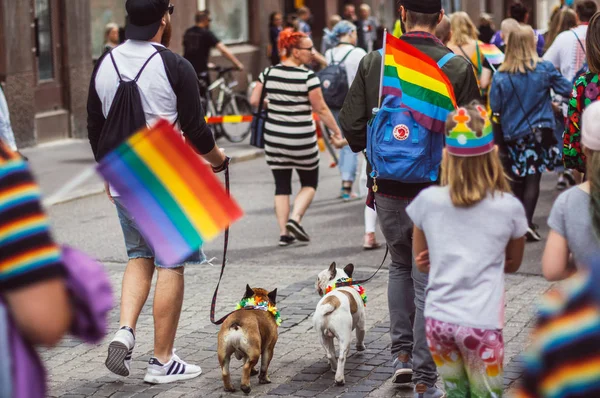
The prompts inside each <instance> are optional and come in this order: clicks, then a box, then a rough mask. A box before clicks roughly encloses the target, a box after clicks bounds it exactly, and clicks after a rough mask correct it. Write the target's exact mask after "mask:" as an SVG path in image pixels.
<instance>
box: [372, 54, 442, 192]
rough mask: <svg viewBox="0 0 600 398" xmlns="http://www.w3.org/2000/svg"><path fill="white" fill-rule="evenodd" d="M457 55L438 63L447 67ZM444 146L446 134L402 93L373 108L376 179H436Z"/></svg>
mask: <svg viewBox="0 0 600 398" xmlns="http://www.w3.org/2000/svg"><path fill="white" fill-rule="evenodd" d="M453 57H454V54H452V53H449V54H448V55H446V56H445V57H443V58H442V59H441V60H440V61H439V62H438V66H439V67H440V68H441V67H443V66H444V65H445V64H446V63H447V62H448V61H449V60H450V59H452V58H453ZM382 62H383V61H382ZM443 148H444V135H443V134H440V133H438V132H431V131H429V130H428V129H427V128H425V127H423V126H422V125H420V124H419V123H418V122H417V121H416V120H415V118H414V117H413V115H412V111H411V110H410V109H408V108H407V107H405V106H404V104H403V103H402V98H401V97H395V96H389V95H388V96H386V97H385V99H384V100H383V103H382V105H381V108H379V109H377V108H376V109H373V117H372V118H371V120H370V121H369V123H368V125H367V159H368V160H369V163H370V164H371V167H372V170H373V171H372V172H371V177H372V178H373V179H377V178H381V179H383V180H393V181H400V182H403V183H413V184H414V183H426V182H435V181H437V180H438V177H439V169H440V166H441V163H442V150H443ZM375 186H376V184H375Z"/></svg>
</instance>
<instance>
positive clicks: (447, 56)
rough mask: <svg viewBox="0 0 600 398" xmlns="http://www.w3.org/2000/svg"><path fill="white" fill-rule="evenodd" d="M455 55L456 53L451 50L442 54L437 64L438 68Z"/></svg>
mask: <svg viewBox="0 0 600 398" xmlns="http://www.w3.org/2000/svg"><path fill="white" fill-rule="evenodd" d="M455 56H456V54H454V53H453V52H449V53H448V54H446V55H444V56H443V57H442V58H441V59H440V60H439V61H438V62H437V64H438V66H439V67H440V69H442V68H443V67H444V66H445V65H446V64H447V63H448V61H450V60H451V59H452V58H454V57H455Z"/></svg>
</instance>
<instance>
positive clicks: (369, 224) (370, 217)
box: [365, 206, 377, 234]
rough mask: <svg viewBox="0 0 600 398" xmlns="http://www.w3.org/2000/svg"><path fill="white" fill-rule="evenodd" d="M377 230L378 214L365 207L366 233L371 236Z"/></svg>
mask: <svg viewBox="0 0 600 398" xmlns="http://www.w3.org/2000/svg"><path fill="white" fill-rule="evenodd" d="M376 229H377V212H376V211H375V210H373V209H371V208H370V207H369V206H365V233H367V234H370V233H372V232H375V230H376Z"/></svg>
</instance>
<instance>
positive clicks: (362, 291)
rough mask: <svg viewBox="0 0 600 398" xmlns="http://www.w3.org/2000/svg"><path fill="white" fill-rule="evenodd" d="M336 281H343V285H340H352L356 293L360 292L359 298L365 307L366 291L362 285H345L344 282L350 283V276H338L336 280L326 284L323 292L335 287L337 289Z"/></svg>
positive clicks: (330, 290) (332, 289)
mask: <svg viewBox="0 0 600 398" xmlns="http://www.w3.org/2000/svg"><path fill="white" fill-rule="evenodd" d="M338 283H340V284H341V283H343V284H344V285H343V286H340V287H352V288H354V290H356V291H357V292H358V294H360V298H361V299H362V301H363V304H364V305H365V307H366V306H367V291H366V290H365V288H364V287H362V286H361V285H345V284H346V283H352V278H340V279H338V280H337V281H335V282H333V283H330V284H329V285H327V288H326V289H325V294H327V293H329V292H332V291H334V290H335V289H337V284H338Z"/></svg>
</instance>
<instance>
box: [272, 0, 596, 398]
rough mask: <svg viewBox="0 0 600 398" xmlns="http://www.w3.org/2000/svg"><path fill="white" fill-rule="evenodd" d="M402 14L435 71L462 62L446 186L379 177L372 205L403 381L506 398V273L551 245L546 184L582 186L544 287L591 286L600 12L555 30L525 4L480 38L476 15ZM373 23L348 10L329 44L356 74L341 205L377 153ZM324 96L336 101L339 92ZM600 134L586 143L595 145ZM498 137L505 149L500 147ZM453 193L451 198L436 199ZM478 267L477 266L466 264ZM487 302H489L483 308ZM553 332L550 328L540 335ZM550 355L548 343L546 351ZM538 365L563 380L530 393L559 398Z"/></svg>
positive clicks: (580, 14) (377, 66) (557, 224)
mask: <svg viewBox="0 0 600 398" xmlns="http://www.w3.org/2000/svg"><path fill="white" fill-rule="evenodd" d="M398 7H399V13H400V15H401V18H400V20H401V26H402V28H403V31H402V32H401V40H403V41H405V42H407V43H409V44H411V45H412V46H414V47H415V48H417V49H418V50H420V51H421V52H423V53H424V54H426V55H427V56H429V57H431V59H433V60H434V61H436V62H438V61H439V60H441V59H442V58H444V56H445V55H446V54H448V53H453V54H455V55H457V56H458V57H457V58H455V59H452V58H450V61H448V62H447V63H446V64H445V65H444V66H443V67H442V71H443V72H444V73H445V74H446V75H447V77H448V79H449V80H450V82H451V83H452V85H453V87H454V92H455V94H456V101H457V104H458V106H459V110H458V111H456V112H455V113H452V114H451V115H450V116H449V118H448V123H447V125H446V135H447V142H446V149H445V150H444V161H443V163H442V167H441V169H442V176H441V181H432V182H431V183H425V184H411V183H403V182H399V181H393V180H385V179H380V178H379V179H377V186H376V189H374V188H373V186H374V181H373V178H370V177H369V178H368V187H369V191H370V195H369V196H370V197H371V198H372V199H374V200H373V201H372V202H374V203H375V206H374V207H375V209H376V212H377V214H378V215H379V222H380V227H381V230H382V232H383V235H384V237H385V241H386V243H387V246H388V248H389V250H390V252H391V255H392V263H391V265H390V268H389V270H390V276H389V288H388V289H389V290H388V293H389V294H388V303H389V310H390V321H391V332H390V334H391V338H392V356H393V365H394V375H393V378H392V380H393V382H394V383H399V384H402V383H406V382H410V381H412V382H414V383H415V397H417V396H418V397H419V398H423V397H426V398H430V397H442V396H444V392H442V390H440V389H438V388H437V387H436V384H435V383H436V380H437V374H438V373H437V372H439V373H440V374H441V376H442V378H443V379H444V382H445V390H446V394H448V396H451V397H455V396H456V397H459V396H460V397H462V396H464V397H468V396H500V395H502V390H503V381H502V367H503V362H502V358H503V355H502V350H503V343H502V334H501V329H502V327H503V325H502V316H501V315H500V317H496V315H498V314H501V313H502V312H503V303H502V295H503V284H502V281H503V275H502V274H503V273H504V272H515V271H516V270H518V268H519V265H520V263H521V261H522V257H523V250H524V242H525V241H530V242H535V241H541V240H542V239H544V237H543V236H541V234H540V232H539V226H538V225H536V223H534V215H535V209H536V206H537V202H538V198H539V196H540V184H541V179H542V175H543V174H544V173H545V172H551V171H556V173H557V175H558V179H557V189H558V190H564V189H566V188H568V187H569V186H571V188H570V189H569V190H567V191H565V192H564V193H563V194H562V195H560V196H559V198H558V200H557V201H556V203H555V205H554V208H553V210H552V214H551V216H550V219H549V220H548V223H549V225H550V227H551V232H550V235H549V236H548V238H547V246H546V251H545V253H544V258H543V260H542V268H543V273H544V275H545V276H546V278H547V279H548V280H551V281H556V280H563V279H567V278H582V280H584V281H585V280H587V279H586V278H587V276H585V275H584V276H583V277H582V276H581V275H582V274H581V273H577V270H578V269H579V270H580V269H581V268H582V267H583V266H582V264H585V263H588V262H589V261H590V258H591V256H594V255H596V256H598V254H599V252H598V248H600V246H599V244H598V243H599V242H598V238H597V235H596V234H595V233H594V232H593V228H594V227H593V225H595V224H594V221H593V220H595V219H596V218H597V215H596V212H597V211H596V210H595V209H596V206H597V204H595V203H597V202H595V200H596V199H594V197H595V193H594V192H595V191H596V189H597V188H593V186H594V184H595V182H594V181H595V179H596V177H597V176H595V174H594V175H592V174H591V173H593V172H591V168H592V167H595V166H591V164H592V163H591V162H593V160H590V159H589V158H588V156H595V155H594V152H593V148H595V145H596V143H595V141H594V140H595V138H593V137H595V133H594V131H595V130H594V128H593V127H591V126H593V125H594V122H593V121H592V120H594V119H593V118H594V117H596V116H598V113H595V112H598V110H597V109H598V108H596V107H595V106H594V105H593V104H594V102H595V101H596V100H597V99H598V98H600V94H599V93H600V91H599V90H600V89H599V87H598V84H599V83H598V67H599V66H598V65H597V64H598V62H600V61H599V60H600V54H599V53H598V51H599V49H600V42H598V41H599V40H600V39H598V37H600V22H599V21H600V13H599V14H597V13H596V12H597V5H596V3H595V2H594V1H590V0H580V1H578V2H576V3H575V4H573V5H571V6H570V7H569V6H567V5H564V4H562V5H561V6H560V7H557V8H556V9H555V10H553V13H552V17H551V20H550V21H549V29H548V31H547V32H545V33H542V32H540V31H536V30H534V29H533V28H532V27H531V26H530V25H529V24H528V22H529V17H530V11H529V9H528V8H527V7H526V6H525V5H524V4H523V3H521V2H520V1H515V2H513V3H512V4H511V6H510V8H509V15H508V18H506V19H504V20H503V21H502V23H501V24H500V29H499V30H498V31H496V30H495V29H494V23H493V21H492V19H491V17H490V16H489V15H486V14H483V15H482V16H481V17H480V20H479V21H478V22H479V26H478V27H477V26H476V24H475V23H474V22H473V20H471V18H470V16H469V15H468V14H467V13H465V12H456V13H453V14H451V15H449V16H446V15H444V13H443V11H442V10H441V4H440V2H439V1H435V0H427V1H420V2H416V1H408V0H405V1H401V2H398ZM366 15H367V9H366V8H365V9H362V8H361V17H360V20H361V21H363V22H362V23H357V21H358V20H359V17H357V13H356V9H355V7H354V6H353V5H348V6H347V7H346V8H345V9H344V13H343V16H342V17H339V16H333V17H332V18H331V20H330V24H329V26H328V28H327V29H326V32H325V33H326V35H325V37H324V40H323V46H322V50H323V51H324V54H325V59H326V61H327V63H328V65H330V66H331V65H332V64H333V65H335V64H343V66H344V70H345V72H346V76H347V78H348V83H349V89H348V93H347V95H346V98H345V101H344V104H343V106H342V107H341V109H338V108H336V107H335V106H334V107H331V111H332V113H333V115H334V116H335V119H336V121H337V122H338V123H339V125H340V126H341V134H343V136H344V140H342V141H339V142H338V140H337V139H335V140H334V142H335V143H336V145H338V146H341V147H342V148H341V150H340V164H339V166H340V174H341V179H342V197H343V198H348V197H349V195H351V194H352V188H351V187H352V184H353V182H354V175H355V172H356V165H357V162H356V160H357V158H356V154H357V153H360V152H363V151H364V150H365V149H366V148H367V139H368V137H367V130H368V122H369V120H370V119H371V112H372V111H373V109H376V108H378V106H379V100H380V98H379V91H378V90H379V81H380V76H381V70H382V66H381V64H382V62H383V60H382V58H381V53H380V52H377V51H370V50H371V47H369V46H366V47H364V46H362V45H361V43H362V42H361V29H362V27H363V26H367V25H368V19H367V18H366V17H365V16H366ZM342 18H343V19H342ZM369 29H370V28H369ZM364 32H367V30H366V29H365V30H363V33H364ZM399 36H400V35H399ZM596 36H598V37H596ZM363 38H364V35H363ZM488 43H489V44H493V45H495V46H496V48H497V49H498V50H499V51H501V52H502V53H504V55H503V57H502V59H501V60H500V61H498V59H496V58H495V59H491V58H488V56H487V52H486V51H488V49H489V47H487V46H488ZM357 45H358V47H362V48H363V49H364V50H365V51H362V50H361V49H360V48H357V47H355V46H357ZM306 61H307V62H305V65H307V66H311V62H310V60H306ZM317 75H318V74H317ZM327 76H329V75H327ZM327 82H329V80H327ZM321 85H322V87H323V90H324V92H327V86H326V85H327V83H325V85H324V82H323V81H321ZM474 101H475V102H474ZM479 101H481V102H479ZM588 107H590V110H589V111H586V108H588ZM598 107H600V105H598ZM594 109H596V111H595V112H594ZM465 120H469V121H470V122H465ZM586 120H587V123H586ZM582 126H583V127H582ZM585 126H587V129H588V130H585V129H586V127H585ZM461 129H462V130H461ZM465 129H466V131H470V132H471V133H472V134H473V137H474V138H473V140H472V141H468V139H467V143H466V144H465V143H464V142H463V143H462V144H460V145H468V146H469V148H471V152H470V154H469V155H468V156H467V155H464V154H463V152H461V151H460V150H455V149H453V145H455V144H452V142H453V140H455V139H456V140H458V141H457V142H460V141H461V140H464V138H460V139H459V138H458V137H459V136H460V132H461V131H464V130H465ZM582 129H583V130H582ZM334 130H335V133H336V135H337V134H338V130H337V129H334ZM586 131H587V134H588V135H587V137H588V138H587V139H588V144H587V145H586V144H585V143H583V144H582V137H583V141H585V137H586ZM492 136H493V142H494V143H495V145H496V149H493V150H490V149H489V148H491V147H490V146H489V141H490V140H491V139H492V138H491V137H492ZM346 144H347V145H348V146H345V145H346ZM460 145H458V146H459V147H460ZM478 148H480V149H478ZM459 149H460V148H459ZM350 150H351V151H352V152H354V154H352V153H351V152H350ZM453 151H455V152H453ZM465 156H467V157H465ZM586 165H587V167H586ZM369 170H370V169H369ZM367 176H369V174H367ZM586 180H589V182H581V181H586ZM440 182H441V185H442V187H441V188H438V187H436V185H437V184H439V183H440ZM578 182H581V183H580V185H577V184H578ZM567 203H570V204H571V207H570V210H572V209H573V207H572V204H573V203H578V204H579V205H578V206H577V207H578V208H579V209H588V208H589V209H590V211H580V212H578V213H577V215H575V214H574V213H572V214H571V212H570V211H569V210H567V208H568V207H569V205H567ZM452 214H456V218H455V219H456V222H455V223H453V222H452V219H453V216H452ZM286 217H287V213H286ZM496 217H498V218H496ZM280 218H281V220H280V224H281V226H283V221H284V220H283V219H284V217H280ZM442 219H443V220H444V222H443V225H441V220H442ZM471 220H472V221H473V223H471V222H470V221H471ZM484 220H485V221H484ZM366 222H367V221H366ZM488 223H489V224H488ZM413 225H414V230H413ZM575 225H577V227H574V226H575ZM456 231H462V232H461V233H457V232H456ZM471 235H472V238H465V237H466V236H471ZM584 236H585V237H584ZM475 241H477V242H479V243H478V244H477V246H478V248H477V250H475V247H474V244H473V242H475ZM366 243H367V242H365V247H367V246H368V245H367V244H366ZM482 247H483V248H484V249H481V248H482ZM477 253H481V257H477ZM571 254H572V255H573V257H570V256H571ZM413 256H414V258H415V259H416V266H415V265H413V260H412V259H413ZM466 263H469V264H472V265H471V266H468V267H465V264H466ZM466 269H469V272H470V274H469V276H467V275H466V274H465V273H466V271H465V270H466ZM584 269H585V268H584ZM573 275H577V276H576V277H574V276H573ZM581 283H584V282H581ZM485 286H488V287H485ZM478 289H481V291H480V292H479V291H478ZM426 292H427V293H426ZM467 292H470V293H467ZM471 293H472V297H471V296H469V294H471ZM564 294H565V295H568V293H564ZM482 295H483V296H486V297H488V298H487V299H485V300H481V297H482ZM476 303H480V305H481V307H477V305H479V304H476ZM565 305H567V304H566V303H565ZM461 311H466V312H465V313H464V314H462V313H461ZM412 314H414V319H413V318H412V316H413V315H412ZM474 314H479V315H474ZM490 315H493V316H492V317H490ZM551 316H557V317H558V316H559V315H558V313H555V314H552V315H551ZM547 322H550V320H548V319H544V320H541V323H540V325H542V326H543V325H544V324H545V323H547ZM542 326H540V327H542ZM540 333H542V332H541V331H540ZM486 339H487V340H486ZM492 340H493V341H494V343H493V344H492V343H491V341H492ZM466 341H469V343H468V344H466ZM596 345H597V344H596ZM543 348H545V347H540V346H538V345H536V344H534V347H533V348H532V350H542V349H543ZM490 350H491V351H490ZM473 351H475V352H473ZM477 351H478V352H479V355H478V354H477ZM484 353H485V354H484ZM535 354H536V355H537V356H536V357H535V358H536V361H537V362H536V363H537V366H539V367H542V368H543V367H544V366H548V367H549V368H548V369H545V370H543V371H541V370H540V369H539V368H535V369H533V368H532V369H531V372H532V373H531V376H530V377H529V376H528V378H526V382H525V383H524V385H523V388H522V390H521V391H520V393H521V394H523V395H522V396H526V397H537V396H549V395H545V394H546V392H545V391H544V390H543V386H542V384H543V380H536V379H535V375H537V376H539V375H541V374H543V375H544V377H552V375H555V374H556V372H560V371H563V370H564V366H560V365H557V364H552V363H545V362H544V361H545V357H544V356H543V355H544V354H545V352H541V353H540V352H539V351H536V352H535ZM482 355H486V358H485V359H484V358H483V357H482ZM591 355H592V354H589V355H586V358H587V357H589V356H591ZM449 357H451V358H453V359H452V360H448V358H449ZM582 361H584V362H585V360H582ZM436 365H437V366H436ZM436 369H437V370H436ZM528 372H529V368H528ZM540 372H542V373H540ZM528 374H529V373H528ZM565 383H566V382H565ZM565 388H566V387H565ZM586 388H588V390H586V391H585V394H588V395H585V396H590V397H591V396H594V395H593V394H594V391H596V390H594V387H593V386H591V384H589V385H586ZM561 394H562V395H561ZM561 394H559V395H555V396H570V395H569V394H568V392H567V391H566V390H565V391H562V392H561Z"/></svg>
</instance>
